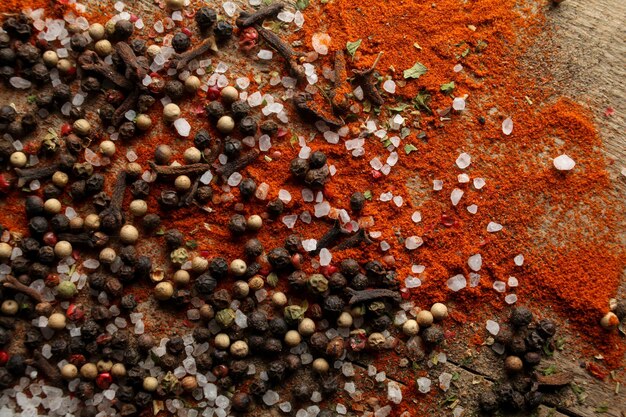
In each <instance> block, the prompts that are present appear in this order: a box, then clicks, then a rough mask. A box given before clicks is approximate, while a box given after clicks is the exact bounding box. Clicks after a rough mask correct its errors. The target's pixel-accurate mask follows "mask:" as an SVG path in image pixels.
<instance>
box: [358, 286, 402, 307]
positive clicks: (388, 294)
mask: <svg viewBox="0 0 626 417" xmlns="http://www.w3.org/2000/svg"><path fill="white" fill-rule="evenodd" d="M348 292H349V293H350V294H351V295H352V297H351V298H350V300H349V301H348V304H350V305H353V304H359V303H364V302H367V301H372V300H376V299H378V298H391V299H392V300H394V301H396V302H400V301H401V300H402V297H400V294H398V293H397V292H396V291H391V290H386V289H382V288H372V289H367V290H361V291H356V290H353V289H351V288H348Z"/></svg>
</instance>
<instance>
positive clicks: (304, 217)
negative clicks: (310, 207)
mask: <svg viewBox="0 0 626 417" xmlns="http://www.w3.org/2000/svg"><path fill="white" fill-rule="evenodd" d="M299 218H300V221H301V222H302V223H305V224H310V223H311V220H312V217H311V213H310V212H308V211H303V212H302V213H300V217H299Z"/></svg>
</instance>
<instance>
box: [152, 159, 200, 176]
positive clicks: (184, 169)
mask: <svg viewBox="0 0 626 417" xmlns="http://www.w3.org/2000/svg"><path fill="white" fill-rule="evenodd" d="M149 164H150V168H151V169H152V170H153V171H154V172H156V173H157V174H158V175H194V174H200V173H203V172H206V171H208V170H210V169H211V165H209V164H202V163H198V164H189V165H178V166H163V165H157V164H155V163H154V162H152V161H150V162H149Z"/></svg>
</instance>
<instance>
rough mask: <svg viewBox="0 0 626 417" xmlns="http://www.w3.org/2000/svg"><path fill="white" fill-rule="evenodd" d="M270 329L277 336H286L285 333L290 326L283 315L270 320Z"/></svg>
mask: <svg viewBox="0 0 626 417" xmlns="http://www.w3.org/2000/svg"><path fill="white" fill-rule="evenodd" d="M268 328H269V331H270V332H271V333H272V334H273V335H274V336H277V337H280V336H284V335H285V333H287V331H288V330H289V326H288V325H287V322H286V321H285V319H284V318H282V317H275V318H273V319H272V320H270V321H269V325H268Z"/></svg>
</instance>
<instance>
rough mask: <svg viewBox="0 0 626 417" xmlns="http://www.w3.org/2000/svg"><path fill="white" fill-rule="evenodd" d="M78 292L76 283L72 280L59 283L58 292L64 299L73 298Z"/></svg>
mask: <svg viewBox="0 0 626 417" xmlns="http://www.w3.org/2000/svg"><path fill="white" fill-rule="evenodd" d="M77 292H78V290H77V289H76V285H74V283H73V282H71V281H62V282H61V283H59V285H57V293H58V294H59V297H61V298H63V299H69V298H72V297H73V296H74V295H76V293H77Z"/></svg>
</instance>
